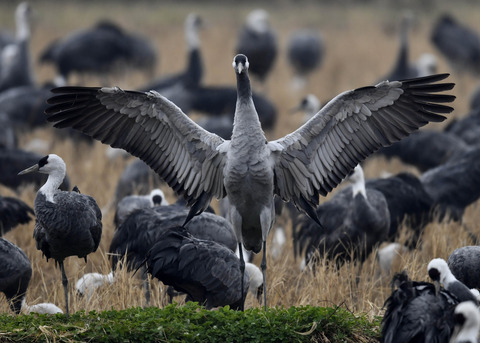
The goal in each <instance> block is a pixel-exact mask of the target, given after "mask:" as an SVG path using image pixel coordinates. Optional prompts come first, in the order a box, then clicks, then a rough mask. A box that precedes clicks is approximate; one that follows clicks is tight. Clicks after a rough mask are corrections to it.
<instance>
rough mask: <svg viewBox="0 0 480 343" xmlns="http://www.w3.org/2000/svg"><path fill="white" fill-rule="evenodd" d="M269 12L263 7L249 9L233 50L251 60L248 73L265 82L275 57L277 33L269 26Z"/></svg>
mask: <svg viewBox="0 0 480 343" xmlns="http://www.w3.org/2000/svg"><path fill="white" fill-rule="evenodd" d="M269 17H270V16H269V14H268V12H267V11H266V10H264V9H261V8H259V9H255V10H253V11H251V12H250V13H249V14H248V15H247V18H246V19H245V24H244V25H243V27H242V28H241V29H240V31H239V32H238V36H237V43H236V46H235V51H236V53H237V54H243V55H246V56H248V58H249V59H250V60H251V66H250V73H251V74H252V75H253V76H254V77H256V78H257V79H258V80H259V81H260V82H261V83H262V84H264V83H265V80H266V78H267V76H268V75H269V74H270V72H271V70H272V68H273V65H274V64H275V62H276V59H277V53H278V43H277V34H276V32H275V31H274V30H273V28H272V27H271V26H270V18H269Z"/></svg>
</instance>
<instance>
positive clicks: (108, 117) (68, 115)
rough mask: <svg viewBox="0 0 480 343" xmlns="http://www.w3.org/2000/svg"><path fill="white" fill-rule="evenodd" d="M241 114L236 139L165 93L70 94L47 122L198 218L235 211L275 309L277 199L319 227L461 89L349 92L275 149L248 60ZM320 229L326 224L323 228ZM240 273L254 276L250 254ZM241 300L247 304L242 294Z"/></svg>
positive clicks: (240, 89) (412, 84)
mask: <svg viewBox="0 0 480 343" xmlns="http://www.w3.org/2000/svg"><path fill="white" fill-rule="evenodd" d="M233 67H234V70H235V74H236V78H237V105H236V111H235V118H234V127H233V133H232V138H231V139H230V140H224V139H222V138H221V137H219V136H217V135H215V134H212V133H210V132H208V131H206V130H204V129H202V128H201V127H200V126H199V125H197V124H196V123H195V122H193V121H192V120H191V119H190V118H188V116H187V115H185V114H184V113H183V112H182V111H181V110H180V109H179V108H178V107H177V106H176V105H175V104H173V103H172V102H170V101H169V100H168V99H166V98H165V97H163V96H162V95H160V94H159V93H157V92H146V93H145V92H135V91H124V90H122V89H119V88H98V87H96V88H95V87H94V88H90V87H87V88H82V87H80V88H79V87H63V88H57V89H54V90H53V92H54V93H56V94H57V95H56V96H55V97H52V98H50V99H49V100H48V101H49V103H50V104H51V105H52V106H51V107H49V108H48V109H47V110H46V114H47V120H49V121H51V122H55V126H56V127H59V128H64V127H73V128H75V129H77V130H80V131H82V132H84V133H86V134H88V135H91V136H92V137H94V138H95V139H98V140H100V141H102V142H103V143H105V144H109V145H111V146H113V147H121V148H123V149H125V150H126V151H129V152H130V153H132V154H133V155H135V156H138V157H140V158H141V159H143V160H144V161H145V162H146V163H147V164H148V165H149V166H150V167H151V168H152V169H153V170H155V171H156V172H157V173H158V174H159V175H160V176H161V177H162V178H163V179H164V180H165V181H166V182H167V183H168V184H169V186H170V187H172V188H173V190H174V191H176V192H177V193H178V194H180V195H183V197H184V198H185V200H186V202H187V205H188V206H190V212H189V214H188V216H187V218H186V222H188V221H189V220H190V219H191V218H192V217H193V216H195V215H197V214H199V213H201V212H203V211H204V210H205V209H206V208H207V207H208V205H209V203H210V201H211V199H212V198H213V197H217V198H224V197H225V196H228V199H229V201H230V210H229V212H230V217H231V219H232V225H233V228H234V230H235V233H236V236H237V239H238V242H239V243H238V244H239V248H240V249H239V250H240V251H242V250H241V247H242V245H244V246H245V248H246V249H247V250H251V251H253V252H255V253H259V252H260V251H261V250H262V249H263V256H262V263H261V268H262V272H263V276H264V283H263V284H264V304H265V308H267V295H266V281H265V272H266V268H267V264H266V241H267V236H268V233H269V231H270V229H271V227H272V225H273V222H274V219H275V206H274V195H275V194H276V195H278V196H279V197H280V198H281V199H282V200H284V201H292V202H293V203H294V204H295V205H296V206H297V207H298V208H299V209H301V210H302V211H304V212H306V213H307V214H308V215H309V216H311V217H312V218H313V219H314V220H316V221H317V222H318V218H317V216H316V213H315V207H316V206H317V205H318V202H319V196H320V195H322V196H325V195H326V194H327V193H328V192H330V191H331V190H332V189H333V188H334V187H336V186H337V185H338V184H339V183H340V182H341V181H342V179H343V178H344V177H345V176H346V175H348V174H349V173H350V172H351V171H352V169H353V168H355V166H356V165H357V164H358V163H359V162H361V161H362V160H364V159H365V158H366V157H367V156H368V155H370V154H371V153H373V152H374V151H376V150H377V149H379V148H380V147H382V146H386V145H389V144H391V143H393V142H395V141H398V140H400V139H402V138H403V137H405V136H407V135H408V134H410V133H411V132H413V131H415V130H417V129H418V128H419V127H421V126H423V125H425V124H427V123H428V122H430V121H443V120H444V119H445V117H444V116H442V115H440V114H442V113H450V112H451V111H452V110H453V109H452V108H451V107H449V106H445V105H443V104H442V103H449V102H452V101H453V100H454V98H455V97H454V96H451V95H445V94H436V93H438V92H443V91H446V90H450V89H452V88H453V86H454V84H452V83H437V82H438V81H441V80H443V79H445V78H446V77H447V76H448V74H440V75H433V76H429V77H424V78H418V79H412V80H407V81H394V82H388V81H385V82H382V83H379V84H378V85H376V86H369V87H363V88H359V89H356V90H351V91H347V92H344V93H342V94H340V95H338V96H337V97H335V98H334V99H333V100H331V101H330V102H329V103H328V104H326V105H325V106H324V107H323V108H322V109H321V110H320V111H319V112H318V113H317V114H316V115H315V116H313V118H312V119H310V120H309V121H308V122H307V123H305V124H304V125H303V126H301V127H300V128H299V129H297V130H296V131H295V132H293V133H291V134H289V135H287V136H285V137H283V138H280V139H278V140H276V141H271V142H268V141H267V139H266V138H265V135H264V133H263V131H262V127H261V124H260V121H259V119H258V114H257V111H256V109H255V105H254V103H253V100H252V90H251V87H250V79H249V76H248V67H249V62H248V59H247V57H246V56H245V55H237V56H235V58H234V60H233ZM319 224H320V223H319ZM240 259H241V261H242V263H240V269H241V271H242V273H243V272H244V270H245V263H244V260H243V254H240ZM241 294H244V293H243V292H242V293H241Z"/></svg>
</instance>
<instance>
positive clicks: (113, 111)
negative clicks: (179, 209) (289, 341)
mask: <svg viewBox="0 0 480 343" xmlns="http://www.w3.org/2000/svg"><path fill="white" fill-rule="evenodd" d="M52 92H53V93H56V94H60V95H56V96H54V97H52V98H50V99H48V103H49V104H51V105H52V106H50V107H49V108H47V110H46V111H45V113H46V114H47V120H48V121H51V122H55V125H54V126H55V127H58V128H64V127H72V128H74V129H77V130H80V131H81V132H83V133H85V134H87V135H89V136H92V137H93V138H95V139H97V140H100V141H101V142H102V143H105V144H109V145H111V146H112V147H115V148H122V149H125V150H126V151H128V152H129V153H131V154H132V155H134V156H137V157H139V158H140V159H142V160H143V161H145V163H147V164H148V165H149V166H150V168H152V169H153V170H154V171H155V172H156V173H157V174H159V175H160V176H161V177H162V178H163V179H164V180H165V181H166V182H167V183H168V185H169V186H170V187H172V188H173V189H174V190H175V191H176V192H177V193H178V194H179V195H183V197H184V198H185V199H186V201H187V204H188V205H189V206H192V210H191V211H190V214H191V215H192V216H193V215H194V214H197V213H199V212H201V211H203V210H204V209H205V208H206V207H207V206H208V204H209V203H210V200H211V199H212V197H213V196H215V197H217V198H222V197H224V196H225V189H224V186H223V165H224V153H222V152H219V150H218V149H217V148H218V147H219V145H221V144H222V143H227V144H228V141H224V140H223V139H222V138H220V137H219V136H217V135H215V134H212V133H210V132H208V131H206V130H204V129H203V128H201V127H200V126H199V125H197V124H196V123H195V122H194V121H192V120H191V119H190V118H189V117H187V116H186V115H185V114H184V113H183V112H182V111H181V110H180V109H179V108H178V107H177V106H176V105H175V104H173V103H172V102H171V101H169V100H168V99H166V98H165V97H163V96H161V95H160V94H158V93H157V92H154V91H150V92H135V91H124V90H122V89H120V88H116V87H115V88H93V87H60V88H55V89H53V90H52ZM190 218H191V217H190ZM188 220H189V219H188Z"/></svg>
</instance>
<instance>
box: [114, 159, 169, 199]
mask: <svg viewBox="0 0 480 343" xmlns="http://www.w3.org/2000/svg"><path fill="white" fill-rule="evenodd" d="M162 184H163V181H162V180H161V179H160V177H159V176H158V174H156V173H155V172H154V171H153V170H152V169H151V168H150V167H149V166H148V165H147V164H146V163H145V162H143V161H142V160H139V159H134V160H132V161H131V162H130V163H129V164H128V165H127V166H126V167H125V169H124V170H123V172H122V175H120V179H119V180H118V182H117V186H116V187H115V197H114V203H115V204H117V203H118V202H119V201H120V200H122V199H123V198H125V197H126V196H129V195H132V194H135V193H137V194H140V195H145V194H148V193H149V192H150V190H151V189H152V188H158V187H160V186H161V185H162Z"/></svg>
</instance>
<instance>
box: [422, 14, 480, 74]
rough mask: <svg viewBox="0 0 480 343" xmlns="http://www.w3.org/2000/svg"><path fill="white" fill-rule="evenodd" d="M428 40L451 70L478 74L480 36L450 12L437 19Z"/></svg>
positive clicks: (479, 70)
mask: <svg viewBox="0 0 480 343" xmlns="http://www.w3.org/2000/svg"><path fill="white" fill-rule="evenodd" d="M430 40H431V41H432V43H433V44H434V46H435V47H436V48H437V49H438V50H439V51H440V53H441V54H442V55H443V56H444V57H445V58H446V60H447V62H448V63H449V64H450V66H451V67H452V69H453V70H456V71H459V72H468V73H473V74H475V75H477V76H478V75H479V74H480V36H479V34H478V33H477V32H475V31H474V30H472V29H471V28H470V27H467V26H466V25H464V24H462V23H461V22H459V21H458V20H456V19H455V18H454V17H453V16H452V15H451V14H443V15H442V16H440V17H439V18H438V19H437V21H436V23H435V24H434V26H433V29H432V33H431V37H430Z"/></svg>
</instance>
